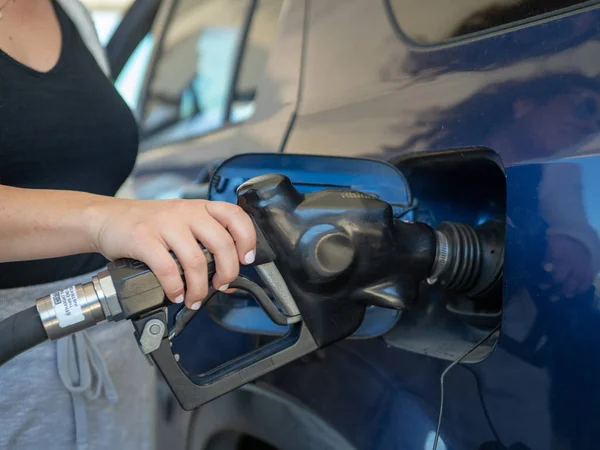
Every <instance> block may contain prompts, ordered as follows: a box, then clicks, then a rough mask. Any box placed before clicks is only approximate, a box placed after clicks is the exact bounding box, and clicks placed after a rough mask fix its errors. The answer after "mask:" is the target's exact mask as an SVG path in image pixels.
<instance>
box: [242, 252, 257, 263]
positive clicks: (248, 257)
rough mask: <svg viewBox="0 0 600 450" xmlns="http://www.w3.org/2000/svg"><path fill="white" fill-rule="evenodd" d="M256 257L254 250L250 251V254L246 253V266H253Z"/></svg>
mask: <svg viewBox="0 0 600 450" xmlns="http://www.w3.org/2000/svg"><path fill="white" fill-rule="evenodd" d="M254 256H255V255H254V250H250V251H249V252H248V253H246V256H245V257H244V261H245V262H246V264H252V263H253V262H254Z"/></svg>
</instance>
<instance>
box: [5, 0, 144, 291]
mask: <svg viewBox="0 0 600 450" xmlns="http://www.w3.org/2000/svg"><path fill="white" fill-rule="evenodd" d="M53 4H54V6H55V10H56V13H57V15H58V19H59V22H60V27H61V31H62V49H61V54H60V57H59V60H58V63H57V64H56V65H55V67H54V68H52V69H51V70H50V71H49V72H46V73H40V72H37V71H35V70H33V69H31V68H29V67H27V66H25V65H23V64H20V63H19V62H18V61H16V60H14V59H13V58H11V57H10V56H8V55H7V54H6V53H4V52H2V51H0V184H2V185H5V186H14V187H20V188H33V189H59V190H73V191H83V192H90V193H94V194H101V195H109V196H113V195H114V194H115V193H116V192H117V190H118V189H119V187H120V186H121V185H122V183H123V182H124V181H125V179H126V178H127V176H128V175H129V173H130V172H131V170H132V168H133V164H134V161H135V158H136V154H137V148H138V131H137V125H136V123H135V120H134V118H133V115H132V114H131V111H130V110H129V108H128V106H127V105H126V103H125V102H124V101H123V100H122V98H121V97H120V95H119V94H118V93H117V91H116V90H115V88H114V87H113V85H112V83H111V81H110V80H109V79H108V78H107V77H106V76H105V75H104V73H103V72H102V70H101V69H100V67H99V66H98V64H97V63H96V60H95V59H94V57H93V56H92V54H91V53H90V51H89V50H88V49H87V47H86V46H85V44H84V42H83V40H82V38H81V36H80V35H79V33H78V31H77V29H76V28H75V25H74V24H73V23H72V22H71V20H70V18H69V17H68V16H67V15H66V13H65V12H64V11H62V9H61V8H60V6H59V5H58V4H56V3H55V2H54V1H53ZM23 245H27V244H26V243H23ZM104 264H106V260H105V259H104V258H103V257H102V256H101V255H97V254H85V255H75V256H69V257H64V258H53V259H46V260H40V261H23V262H15V263H3V264H0V289H4V288H11V287H17V286H29V285H33V284H40V283H47V282H51V281H56V280H61V279H65V278H69V277H73V276H76V275H81V274H84V273H87V272H90V271H93V270H96V269H99V268H101V267H102V266H103V265H104Z"/></svg>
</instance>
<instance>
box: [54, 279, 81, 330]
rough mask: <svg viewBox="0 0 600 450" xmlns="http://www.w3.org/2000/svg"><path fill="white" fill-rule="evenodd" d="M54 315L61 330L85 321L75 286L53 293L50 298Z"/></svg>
mask: <svg viewBox="0 0 600 450" xmlns="http://www.w3.org/2000/svg"><path fill="white" fill-rule="evenodd" d="M50 298H51V300H52V306H53V307H54V314H56V319H57V320H58V325H59V326H60V327H61V328H66V327H69V326H71V325H73V324H75V323H78V322H81V321H82V320H84V319H85V317H84V316H83V312H82V311H81V305H80V304H79V297H77V290H76V289H75V286H71V287H70V288H67V289H64V290H62V291H58V292H55V293H54V294H52V295H51V296H50Z"/></svg>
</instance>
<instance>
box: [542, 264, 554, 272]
mask: <svg viewBox="0 0 600 450" xmlns="http://www.w3.org/2000/svg"><path fill="white" fill-rule="evenodd" d="M544 270H545V271H546V272H548V273H550V272H552V271H553V270H554V266H553V265H552V263H546V264H544Z"/></svg>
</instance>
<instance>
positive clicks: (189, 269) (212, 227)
mask: <svg viewBox="0 0 600 450" xmlns="http://www.w3.org/2000/svg"><path fill="white" fill-rule="evenodd" d="M94 209H95V214H94V216H95V217H96V218H97V220H94V221H93V222H94V223H93V224H92V225H91V229H90V234H91V239H92V242H93V244H92V245H93V248H94V249H95V251H97V252H99V253H101V254H103V255H104V256H105V257H106V258H108V259H110V260H113V259H117V258H124V257H125V258H133V259H137V260H140V261H143V262H144V263H146V264H147V265H148V266H149V267H150V269H151V270H152V272H154V274H155V275H156V276H157V278H158V280H159V281H160V283H161V285H162V287H163V289H164V291H165V293H166V295H167V297H168V298H169V299H170V300H171V301H173V302H175V303H181V302H183V301H184V299H185V304H186V306H187V307H188V308H192V309H198V308H199V307H200V301H201V300H202V299H204V298H205V297H206V295H207V294H208V273H207V264H206V258H205V257H204V254H203V253H202V250H201V248H200V247H199V245H198V243H197V242H198V241H199V242H200V243H202V245H203V246H204V247H206V248H207V249H208V250H209V251H210V252H211V253H213V254H214V256H215V264H216V274H215V276H214V277H213V281H212V283H213V286H214V287H215V288H216V289H219V290H222V291H223V290H226V289H227V288H228V285H229V283H230V282H232V281H233V280H234V279H235V278H236V277H237V275H238V273H239V263H240V262H241V263H243V264H251V263H252V262H254V258H255V251H256V250H255V249H256V233H255V230H254V225H253V224H252V220H251V219H250V217H249V216H248V215H247V214H246V213H245V212H244V211H243V210H242V209H241V208H240V207H238V206H236V205H233V204H230V203H223V202H210V201H206V200H146V201H136V200H122V199H107V200H105V201H101V202H99V203H98V204H97V205H95V208H94ZM169 250H171V251H173V253H174V254H175V256H177V259H178V260H179V262H180V263H181V265H182V267H183V270H184V271H185V281H186V287H187V291H186V292H184V286H183V280H182V278H181V276H180V275H179V271H178V268H177V265H176V263H175V261H174V260H173V258H172V257H171V255H170V253H169Z"/></svg>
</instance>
